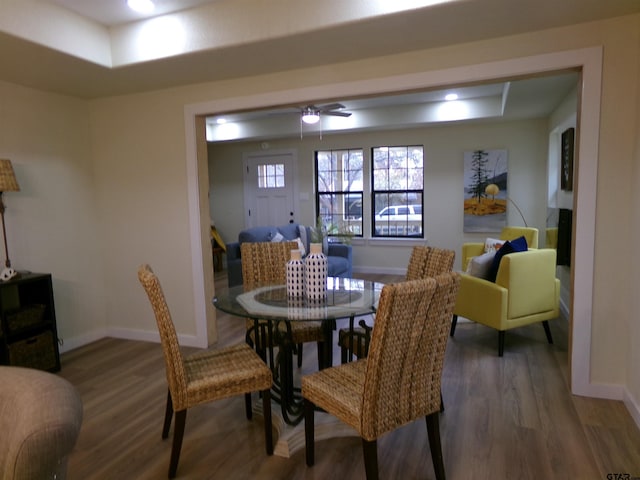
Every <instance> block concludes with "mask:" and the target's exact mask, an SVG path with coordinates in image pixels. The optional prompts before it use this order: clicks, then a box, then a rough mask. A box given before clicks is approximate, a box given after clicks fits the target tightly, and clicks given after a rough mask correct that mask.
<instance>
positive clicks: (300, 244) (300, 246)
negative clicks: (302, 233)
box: [295, 237, 307, 258]
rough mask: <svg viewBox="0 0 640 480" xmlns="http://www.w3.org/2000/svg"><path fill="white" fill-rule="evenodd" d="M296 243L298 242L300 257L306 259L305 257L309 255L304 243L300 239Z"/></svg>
mask: <svg viewBox="0 0 640 480" xmlns="http://www.w3.org/2000/svg"><path fill="white" fill-rule="evenodd" d="M295 241H296V242H298V250H300V256H301V257H302V258H304V256H305V255H306V254H307V252H306V250H305V249H304V243H303V242H302V239H301V238H300V237H298V238H296V239H295Z"/></svg>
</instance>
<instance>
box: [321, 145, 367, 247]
mask: <svg viewBox="0 0 640 480" xmlns="http://www.w3.org/2000/svg"><path fill="white" fill-rule="evenodd" d="M363 162H364V156H363V151H362V149H348V150H330V151H317V152H316V183H317V194H316V199H317V202H316V208H317V211H316V213H317V216H318V218H320V219H321V220H322V222H323V224H324V226H325V228H326V229H327V231H328V233H329V236H334V237H339V236H340V234H346V233H348V234H352V235H356V236H362V234H363V228H362V197H363V191H362V188H363Z"/></svg>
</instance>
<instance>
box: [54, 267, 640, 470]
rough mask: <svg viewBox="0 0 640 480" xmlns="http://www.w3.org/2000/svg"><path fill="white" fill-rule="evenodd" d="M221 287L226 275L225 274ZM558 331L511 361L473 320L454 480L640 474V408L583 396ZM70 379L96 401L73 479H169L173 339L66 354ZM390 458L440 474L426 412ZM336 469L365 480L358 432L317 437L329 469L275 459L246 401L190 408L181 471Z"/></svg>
mask: <svg viewBox="0 0 640 480" xmlns="http://www.w3.org/2000/svg"><path fill="white" fill-rule="evenodd" d="M367 277H368V278H370V279H371V278H374V277H371V276H367ZM375 279H378V280H380V281H393V280H396V279H398V277H376V278H375ZM216 284H220V285H225V284H226V277H225V274H224V272H221V274H217V277H216ZM140 295H144V292H143V290H142V289H141V290H140ZM169 307H171V306H169ZM149 315H151V309H149ZM218 320H219V329H220V345H225V344H229V343H235V342H241V341H244V320H243V319H238V318H232V317H229V316H226V315H222V314H219V315H218ZM551 329H552V333H553V337H554V341H555V345H549V344H547V342H546V339H545V335H544V330H543V328H542V327H541V326H540V325H532V326H528V327H524V328H521V329H518V330H515V331H511V332H508V333H507V336H506V343H505V354H504V357H503V358H499V357H498V356H497V333H496V332H495V331H494V330H492V329H489V328H486V327H483V326H481V325H477V324H472V323H463V322H461V323H459V325H458V328H457V330H456V336H455V338H453V339H450V341H449V344H448V346H447V354H446V361H445V367H444V375H443V397H444V402H445V411H444V412H443V413H442V414H441V418H440V430H441V436H442V450H443V455H444V461H445V469H446V474H447V478H448V479H449V480H458V479H461V480H468V479H474V480H481V479H487V480H488V479H491V480H496V479H509V480H512V479H536V480H539V479H560V478H562V479H581V480H583V479H587V480H590V479H593V480H600V479H607V478H608V477H607V474H608V473H628V474H629V475H630V477H631V478H633V477H635V476H638V477H640V431H639V430H638V428H637V427H636V425H635V424H634V422H633V420H632V418H631V416H630V415H629V413H628V412H627V410H626V408H625V407H624V405H623V404H622V402H618V401H609V400H598V399H590V398H584V397H577V396H573V395H571V394H570V393H569V388H568V368H567V328H566V323H565V322H564V321H563V320H557V321H554V322H551ZM190 351H194V349H185V352H190ZM334 353H335V361H334V364H335V363H338V362H339V351H338V349H337V348H335V350H334ZM316 362H317V357H316V354H315V347H314V346H313V345H308V346H307V345H305V354H304V362H303V367H302V370H301V372H300V373H301V374H304V373H307V372H310V371H313V368H314V366H315V365H317V363H316ZM60 375H61V376H63V377H65V378H67V379H68V380H70V381H71V382H72V383H73V384H74V385H75V386H76V387H77V388H78V390H79V392H80V394H81V396H82V399H83V403H84V421H83V425H82V430H81V433H80V437H79V439H78V443H77V445H76V448H75V450H74V452H73V453H72V454H71V456H70V459H69V471H68V478H69V479H70V480H90V479H126V480H129V479H160V478H166V476H167V469H168V465H169V453H170V450H171V440H170V439H168V440H165V441H163V440H161V438H160V432H161V428H162V419H163V414H164V406H165V398H166V391H167V390H166V389H167V386H166V380H165V372H164V362H163V358H162V350H161V348H160V345H158V344H152V343H145V342H139V341H130V340H119V339H112V338H105V339H102V340H99V341H97V342H95V343H92V344H90V345H87V346H84V347H82V348H79V349H76V350H74V351H71V352H67V353H65V354H64V355H63V356H62V371H61V372H60ZM254 398H255V399H256V400H257V396H255V397H254ZM172 433H173V432H171V435H172ZM378 457H379V466H380V478H381V479H399V478H402V479H423V478H434V473H433V467H432V463H431V457H430V453H429V448H428V443H427V432H426V426H425V423H424V421H422V422H421V421H417V422H414V423H412V424H410V425H407V426H405V427H403V428H401V429H399V430H397V431H395V432H392V433H390V434H387V435H385V436H384V437H382V438H381V439H380V440H379V441H378ZM336 477H341V478H349V479H351V478H363V479H364V464H363V459H362V448H361V443H360V440H359V439H358V438H339V439H332V440H325V441H319V442H317V443H316V464H315V466H314V467H312V468H308V467H307V466H306V465H305V461H304V451H303V450H300V451H298V452H297V453H295V454H294V455H293V456H292V457H291V458H280V457H276V456H273V457H267V456H266V455H265V453H264V435H263V430H262V419H261V417H259V416H254V419H253V420H252V421H248V420H247V419H246V417H245V415H244V402H243V398H242V397H237V398H232V399H227V400H222V401H219V402H216V403H213V404H210V405H206V406H200V407H196V408H193V409H191V410H189V412H188V414H187V426H186V431H185V438H184V443H183V448H182V455H181V458H180V464H179V466H178V477H177V478H183V479H198V480H199V479H213V478H220V479H269V480H272V479H319V478H336ZM619 478H624V477H619Z"/></svg>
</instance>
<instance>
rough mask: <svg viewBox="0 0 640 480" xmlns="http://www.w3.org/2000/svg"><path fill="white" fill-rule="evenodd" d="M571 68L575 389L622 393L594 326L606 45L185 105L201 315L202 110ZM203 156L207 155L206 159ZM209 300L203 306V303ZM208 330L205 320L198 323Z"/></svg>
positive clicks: (255, 106) (616, 395) (577, 391)
mask: <svg viewBox="0 0 640 480" xmlns="http://www.w3.org/2000/svg"><path fill="white" fill-rule="evenodd" d="M567 68H580V69H582V72H583V84H582V90H581V92H580V108H581V111H580V118H579V122H580V123H579V125H580V132H581V134H580V137H579V140H578V143H577V147H578V151H579V152H580V153H579V154H580V157H579V168H578V172H577V173H578V175H577V178H576V179H575V180H576V182H577V187H578V188H577V190H576V192H575V199H574V201H575V205H576V214H575V217H574V229H575V230H574V232H575V235H574V237H573V238H574V239H575V244H574V267H573V268H572V270H573V271H572V282H573V297H572V305H571V313H572V317H573V318H572V323H571V325H572V335H571V341H572V345H571V346H570V348H571V390H572V392H573V393H575V394H578V395H587V396H593V397H602V398H611V399H622V398H623V396H624V387H623V386H622V385H603V384H595V383H592V381H591V378H590V371H591V368H590V366H591V332H592V310H593V306H592V298H593V272H594V247H595V216H596V187H597V169H598V142H599V136H600V98H601V90H602V78H601V77H602V47H598V46H596V47H589V48H583V49H576V50H565V51H561V52H554V53H547V54H541V55H534V56H529V57H519V58H512V59H507V60H500V61H495V62H487V63H483V64H476V65H464V66H460V67H454V68H448V69H443V70H434V71H425V72H417V73H412V74H406V75H398V76H390V77H381V78H369V79H366V80H357V81H350V82H343V83H334V84H325V85H319V86H313V87H305V88H299V89H289V90H283V91H275V92H268V93H262V94H257V95H247V96H242V97H230V98H221V99H217V100H213V101H211V102H201V103H197V104H190V105H186V106H185V130H186V158H187V173H188V188H189V219H190V224H191V226H190V228H191V241H192V252H193V259H192V263H193V265H192V271H193V284H194V296H195V304H196V308H197V312H196V313H197V315H198V318H197V322H201V323H204V324H205V325H206V318H205V312H204V302H205V298H204V296H205V295H204V284H203V278H202V258H201V257H202V255H201V252H202V245H201V242H202V240H201V238H200V231H201V227H200V212H199V202H198V200H199V199H198V195H199V192H198V188H197V185H198V181H197V180H198V179H197V163H198V158H197V150H196V140H195V138H196V137H195V132H194V130H195V117H196V116H197V115H214V114H216V113H219V112H229V111H235V110H251V109H258V108H266V107H272V106H277V105H284V104H292V103H304V102H305V101H307V100H308V99H310V98H314V99H318V98H348V97H355V96H362V95H365V94H366V95H382V94H385V95H388V94H389V92H398V93H400V92H403V91H411V90H416V89H423V88H435V87H442V86H443V85H448V84H455V83H459V82H460V81H464V82H474V81H477V82H485V81H491V80H495V79H499V78H507V77H514V76H519V75H532V74H537V73H542V72H552V71H557V70H564V69H567ZM205 160H206V159H203V160H202V161H205ZM200 306H202V307H200ZM201 330H202V331H206V329H204V330H203V329H200V328H198V329H197V331H198V332H200V331H201Z"/></svg>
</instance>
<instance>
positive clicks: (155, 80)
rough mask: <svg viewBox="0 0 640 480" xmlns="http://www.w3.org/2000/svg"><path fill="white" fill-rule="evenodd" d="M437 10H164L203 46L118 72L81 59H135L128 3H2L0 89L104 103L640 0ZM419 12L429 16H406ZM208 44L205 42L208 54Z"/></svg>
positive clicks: (504, 3)
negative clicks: (89, 37) (96, 54)
mask: <svg viewBox="0 0 640 480" xmlns="http://www.w3.org/2000/svg"><path fill="white" fill-rule="evenodd" d="M429 1H431V2H432V3H433V2H434V0H402V1H400V0H393V1H391V0H390V1H389V2H388V3H387V2H385V0H377V1H373V0H323V1H321V2H314V1H311V0H270V1H268V2H266V1H265V0H217V1H207V2H205V1H204V0H184V1H179V0H158V4H159V7H158V9H159V11H163V12H164V11H168V10H171V9H175V8H180V9H183V8H189V10H187V11H184V10H182V11H181V12H179V13H178V14H177V15H182V17H180V18H188V19H189V21H190V23H189V31H188V34H189V35H190V36H191V37H190V38H191V39H193V42H192V43H193V45H191V44H189V45H187V48H186V49H185V50H184V51H183V53H182V54H176V55H173V56H166V57H164V58H158V59H155V60H153V59H151V60H146V61H131V62H127V61H123V62H120V63H117V62H116V64H117V66H109V65H106V64H104V62H103V63H100V62H94V61H88V60H86V59H85V57H84V56H83V55H90V53H91V52H86V50H90V49H91V48H92V46H93V44H92V43H91V42H88V41H85V39H84V38H81V36H80V34H84V33H87V32H89V33H93V34H95V36H98V37H101V38H104V42H105V44H104V45H99V46H96V47H95V48H98V47H99V48H101V49H104V50H105V51H104V52H102V54H103V55H112V56H113V55H116V54H117V53H119V54H121V53H122V51H126V50H127V49H129V50H133V49H134V44H133V43H131V44H128V42H132V41H133V39H132V36H131V35H129V33H130V29H132V28H134V27H135V26H136V25H138V24H140V22H135V21H134V22H131V16H130V15H131V14H130V13H129V12H128V11H127V7H126V5H125V0H39V1H37V0H20V1H7V2H0V65H2V68H1V69H0V80H4V81H8V82H12V83H18V84H22V85H26V86H31V87H34V88H38V89H41V90H47V91H54V92H59V93H63V94H68V95H74V96H78V97H83V98H96V97H103V96H110V95H118V94H127V93H135V92H141V91H150V90H156V89H162V88H168V87H173V86H179V85H186V84H192V83H200V82H208V81H218V80H223V79H231V78H239V77H243V76H252V75H260V74H265V73H272V72H278V71H286V70H292V69H299V68H307V67H312V66H321V65H325V64H335V63H338V62H345V61H351V60H355V59H363V58H370V57H376V56H382V55H389V54H394V53H398V52H407V51H411V50H416V49H426V48H435V47H441V46H446V45H452V44H456V43H463V42H471V41H479V40H482V39H488V38H495V37H499V36H506V35H513V34H518V33H523V32H528V31H534V30H541V29H546V28H554V27H558V26H563V25H569V24H574V23H581V22H588V21H591V20H597V19H602V18H609V17H613V16H619V15H626V14H629V13H636V12H640V0H561V1H558V0H517V1H515V0H455V1H449V2H448V3H437V4H434V5H432V6H424V5H426V4H427V3H428V2H429ZM437 1H442V0H437ZM416 4H421V5H423V6H421V7H415V8H409V7H407V5H416ZM43 6H50V7H51V8H50V11H45V12H44V13H43V12H42V11H41V10H42V7H43ZM61 7H64V9H70V10H72V11H74V12H76V13H79V14H80V15H82V16H83V17H86V22H87V23H86V24H84V25H81V27H82V28H75V27H76V26H77V25H73V27H74V28H72V25H71V22H72V21H73V20H74V18H72V15H71V11H70V10H65V11H67V12H68V13H69V14H68V15H66V16H64V15H61V13H62V12H61V10H62V9H61ZM54 8H57V9H58V10H59V11H54ZM401 8H404V10H399V9H401ZM165 9H167V10H165ZM76 13H73V15H76ZM76 17H77V15H76ZM78 18H80V17H78ZM88 22H90V23H88ZM119 22H130V23H127V24H124V25H123V24H120V23H119ZM76 23H77V22H76ZM67 24H69V27H68V28H67V27H66V26H65V25H67ZM128 29H129V30H128ZM380 32H384V35H381V34H380ZM62 37H68V38H62ZM203 38H204V39H205V40H203V42H205V43H200V44H198V43H197V41H198V40H202V39H203ZM216 42H218V43H216ZM80 48H84V51H83V53H82V54H76V52H75V51H73V53H70V51H71V50H73V49H80ZM109 52H112V53H110V54H109Z"/></svg>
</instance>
